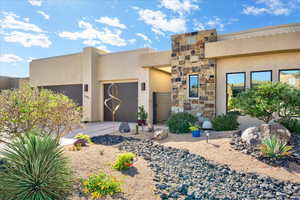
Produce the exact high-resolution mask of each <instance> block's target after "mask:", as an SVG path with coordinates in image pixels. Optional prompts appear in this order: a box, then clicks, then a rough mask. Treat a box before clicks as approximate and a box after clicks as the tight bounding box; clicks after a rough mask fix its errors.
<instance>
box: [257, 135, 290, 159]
mask: <svg viewBox="0 0 300 200" xmlns="http://www.w3.org/2000/svg"><path fill="white" fill-rule="evenodd" d="M291 150H292V147H291V146H288V145H287V144H286V143H284V142H282V141H280V139H278V138H277V137H275V136H273V137H269V138H266V139H264V140H263V141H262V144H261V146H260V151H261V153H262V155H264V156H267V157H272V158H279V157H283V156H288V155H290V154H291Z"/></svg>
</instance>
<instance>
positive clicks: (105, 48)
mask: <svg viewBox="0 0 300 200" xmlns="http://www.w3.org/2000/svg"><path fill="white" fill-rule="evenodd" d="M96 48H97V49H101V50H103V51H106V52H107V53H109V52H110V51H109V50H108V49H107V47H106V46H104V45H101V46H98V47H96Z"/></svg>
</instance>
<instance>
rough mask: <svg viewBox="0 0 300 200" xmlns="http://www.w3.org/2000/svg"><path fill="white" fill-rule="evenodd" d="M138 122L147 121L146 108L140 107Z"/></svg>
mask: <svg viewBox="0 0 300 200" xmlns="http://www.w3.org/2000/svg"><path fill="white" fill-rule="evenodd" d="M137 116H138V120H147V118H148V113H147V112H146V111H145V108H144V106H139V111H138V113H137Z"/></svg>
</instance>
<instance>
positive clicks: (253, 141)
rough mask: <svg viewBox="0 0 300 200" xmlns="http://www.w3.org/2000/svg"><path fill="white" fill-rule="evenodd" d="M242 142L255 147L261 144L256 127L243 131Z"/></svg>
mask: <svg viewBox="0 0 300 200" xmlns="http://www.w3.org/2000/svg"><path fill="white" fill-rule="evenodd" d="M241 138H242V140H243V141H244V142H246V143H247V144H249V145H257V144H260V143H261V134H260V132H259V128H258V127H250V128H247V129H246V130H244V131H243V133H242V136H241Z"/></svg>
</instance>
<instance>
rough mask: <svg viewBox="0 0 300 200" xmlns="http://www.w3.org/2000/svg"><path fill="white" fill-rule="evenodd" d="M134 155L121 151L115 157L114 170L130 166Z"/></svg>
mask: <svg viewBox="0 0 300 200" xmlns="http://www.w3.org/2000/svg"><path fill="white" fill-rule="evenodd" d="M135 157H136V156H135V155H134V154H133V153H122V154H120V155H119V156H118V157H117V160H116V161H115V163H114V165H113V168H114V169H116V170H127V169H129V168H130V167H131V166H132V164H133V162H134V158H135Z"/></svg>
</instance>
